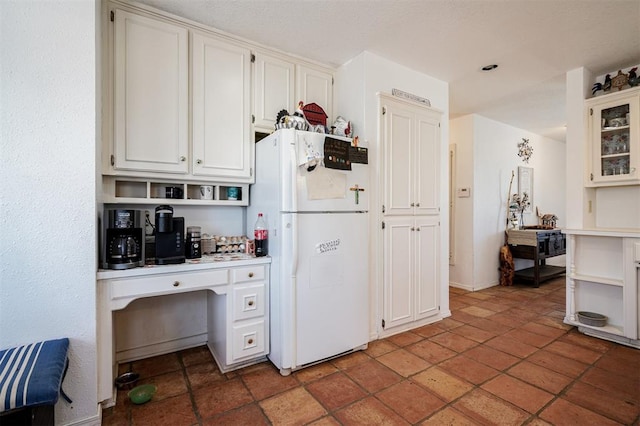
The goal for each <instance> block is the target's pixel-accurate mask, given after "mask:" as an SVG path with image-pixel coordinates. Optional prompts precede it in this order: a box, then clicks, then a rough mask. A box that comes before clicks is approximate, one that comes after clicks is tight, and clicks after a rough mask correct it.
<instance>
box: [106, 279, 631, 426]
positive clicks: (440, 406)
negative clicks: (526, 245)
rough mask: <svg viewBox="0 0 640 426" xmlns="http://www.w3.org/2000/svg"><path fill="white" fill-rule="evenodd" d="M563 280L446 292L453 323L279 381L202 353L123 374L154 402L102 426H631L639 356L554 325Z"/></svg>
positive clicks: (117, 412)
mask: <svg viewBox="0 0 640 426" xmlns="http://www.w3.org/2000/svg"><path fill="white" fill-rule="evenodd" d="M564 291H565V290H564V278H559V279H556V280H552V281H548V282H546V283H543V284H542V285H541V287H540V288H532V287H528V286H525V285H515V286H513V287H493V288H489V289H486V290H482V291H479V292H473V293H470V292H467V291H462V290H459V289H455V288H451V289H450V300H451V306H452V312H453V315H452V317H450V318H447V319H445V320H443V321H440V322H437V323H435V324H430V325H427V326H424V327H420V328H418V329H415V330H412V331H408V332H405V333H402V334H398V335H395V336H392V337H388V338H386V339H382V340H378V341H375V342H371V343H370V344H369V348H368V349H367V350H366V351H360V352H356V353H353V354H351V355H347V356H344V357H341V358H337V359H334V360H331V361H327V362H324V363H322V364H319V365H316V366H313V367H309V368H306V369H303V370H300V371H297V372H294V373H293V374H291V375H290V376H288V377H282V376H281V375H280V374H279V373H278V371H277V370H276V369H275V367H273V365H271V364H270V363H268V362H264V363H261V364H258V365H255V366H251V367H247V368H244V369H241V370H237V371H234V372H231V373H228V374H221V373H220V372H219V370H218V368H217V367H216V364H215V362H214V361H213V359H212V357H211V355H210V353H209V351H208V350H207V348H206V347H205V346H202V347H198V348H193V349H189V350H185V351H180V352H177V353H172V354H167V355H163V356H158V357H154V358H149V359H145V360H140V361H136V362H133V363H127V364H125V365H121V366H120V369H121V371H126V370H127V369H129V368H131V369H132V370H133V371H136V372H139V373H140V374H141V376H142V377H143V380H142V381H141V383H154V384H156V385H157V386H158V393H157V394H156V395H155V396H154V398H153V400H152V401H151V402H149V403H147V404H144V405H140V406H135V405H133V404H131V403H130V402H129V401H128V400H127V399H126V397H125V393H124V392H120V393H119V394H118V400H117V403H116V405H115V407H111V408H108V409H105V410H104V412H103V416H102V420H103V424H104V425H171V426H179V425H222V424H224V425H261V424H264V425H270V424H272V425H281V424H282V425H305V424H313V425H338V424H342V425H382V424H384V425H406V424H419V425H445V424H446V425H474V424H482V425H521V424H530V425H549V424H552V425H617V424H624V425H634V426H639V425H640V350H637V349H632V348H629V347H626V346H621V345H618V344H614V343H611V342H607V341H604V340H600V339H595V338H591V337H587V336H585V335H583V334H581V333H578V331H577V330H576V329H575V328H574V327H569V326H567V325H565V324H563V323H562V317H563V312H564V299H565V297H564Z"/></svg>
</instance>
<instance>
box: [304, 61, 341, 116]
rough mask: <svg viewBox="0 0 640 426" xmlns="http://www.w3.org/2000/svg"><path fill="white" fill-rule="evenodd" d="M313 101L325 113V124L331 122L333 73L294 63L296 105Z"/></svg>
mask: <svg viewBox="0 0 640 426" xmlns="http://www.w3.org/2000/svg"><path fill="white" fill-rule="evenodd" d="M300 101H302V102H304V104H305V105H306V104H310V103H313V102H315V103H316V104H318V105H320V106H321V107H322V109H324V112H325V113H326V114H327V117H328V118H327V126H329V127H330V126H331V123H333V115H332V114H333V74H332V73H330V72H327V71H324V70H321V69H316V68H310V67H306V66H303V65H296V98H295V102H296V105H297V103H298V102H300Z"/></svg>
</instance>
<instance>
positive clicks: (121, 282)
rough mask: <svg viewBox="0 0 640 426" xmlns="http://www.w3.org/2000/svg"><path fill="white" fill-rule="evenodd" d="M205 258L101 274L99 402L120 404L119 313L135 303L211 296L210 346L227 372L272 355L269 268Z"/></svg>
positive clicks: (264, 262)
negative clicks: (117, 388) (115, 324)
mask: <svg viewBox="0 0 640 426" xmlns="http://www.w3.org/2000/svg"><path fill="white" fill-rule="evenodd" d="M270 262H271V258H269V257H259V258H253V257H249V256H246V257H244V258H242V257H241V258H240V259H237V260H228V259H224V258H220V257H213V256H205V257H203V258H202V259H200V260H198V261H189V262H188V263H184V264H180V265H164V266H146V267H142V268H133V269H127V270H122V271H112V270H105V271H99V272H98V274H97V306H96V309H97V325H98V333H97V346H98V401H100V402H103V401H106V402H105V406H110V405H113V404H114V403H115V399H114V379H115V377H116V374H117V362H116V359H115V345H114V327H113V312H114V311H117V310H120V309H124V308H126V307H127V305H129V303H131V302H132V301H134V300H136V299H139V298H143V297H155V296H163V295H169V294H178V293H185V292H191V291H200V290H209V291H208V292H207V328H208V332H207V334H208V342H207V345H208V347H209V349H210V350H211V353H212V354H213V357H214V359H215V360H216V363H217V364H218V367H219V368H220V370H221V371H222V372H227V371H231V370H234V369H236V368H240V367H242V366H246V365H249V364H252V363H256V362H260V361H262V360H263V359H265V357H266V355H267V354H268V353H269V303H268V295H269V263H270Z"/></svg>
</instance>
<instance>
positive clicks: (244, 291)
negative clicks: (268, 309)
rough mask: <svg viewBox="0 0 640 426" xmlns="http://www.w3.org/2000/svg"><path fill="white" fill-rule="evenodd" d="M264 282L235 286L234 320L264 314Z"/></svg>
mask: <svg viewBox="0 0 640 426" xmlns="http://www.w3.org/2000/svg"><path fill="white" fill-rule="evenodd" d="M265 304H266V300H265V297H264V283H256V284H250V285H246V286H241V287H234V288H233V313H232V315H233V320H234V321H239V320H245V319H249V318H255V317H261V316H264V307H265Z"/></svg>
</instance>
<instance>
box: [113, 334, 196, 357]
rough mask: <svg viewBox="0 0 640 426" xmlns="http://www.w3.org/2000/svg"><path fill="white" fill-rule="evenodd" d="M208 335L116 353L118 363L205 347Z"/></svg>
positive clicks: (183, 338)
mask: <svg viewBox="0 0 640 426" xmlns="http://www.w3.org/2000/svg"><path fill="white" fill-rule="evenodd" d="M207 340H208V337H207V333H200V334H196V335H194V336H188V337H182V338H180V339H175V340H170V341H166V342H159V343H154V344H152V345H146V346H140V347H138V348H131V349H127V350H124V351H120V352H116V357H115V358H116V362H129V361H135V360H138V359H144V358H149V357H152V356H157V355H164V354H168V353H171V352H177V351H181V350H184V349H189V348H193V347H196V346H201V345H205V344H206V343H207Z"/></svg>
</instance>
